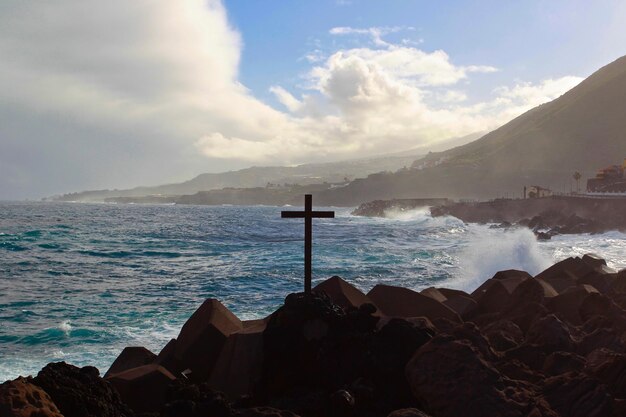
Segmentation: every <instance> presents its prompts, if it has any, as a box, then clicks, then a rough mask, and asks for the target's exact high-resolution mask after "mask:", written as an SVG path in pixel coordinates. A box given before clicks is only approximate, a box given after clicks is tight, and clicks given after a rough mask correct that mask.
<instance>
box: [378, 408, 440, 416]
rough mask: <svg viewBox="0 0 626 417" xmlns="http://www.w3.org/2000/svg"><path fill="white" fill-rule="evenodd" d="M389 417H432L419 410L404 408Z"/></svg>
mask: <svg viewBox="0 0 626 417" xmlns="http://www.w3.org/2000/svg"><path fill="white" fill-rule="evenodd" d="M387 417H430V416H429V415H428V414H426V413H425V412H423V411H422V410H418V409H417V408H403V409H400V410H396V411H393V412H391V413H390V414H389V415H388V416H387Z"/></svg>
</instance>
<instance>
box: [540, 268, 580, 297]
mask: <svg viewBox="0 0 626 417" xmlns="http://www.w3.org/2000/svg"><path fill="white" fill-rule="evenodd" d="M537 278H539V279H541V280H543V281H544V282H547V283H548V284H550V285H552V288H554V290H555V291H556V292H558V293H559V294H560V293H562V292H563V291H565V290H567V289H568V288H570V287H575V286H577V285H578V279H577V278H576V277H575V276H574V275H573V274H571V273H570V272H567V271H565V272H564V273H562V274H556V275H549V276H546V277H543V278H541V277H539V276H537Z"/></svg>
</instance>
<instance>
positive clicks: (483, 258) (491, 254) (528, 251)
mask: <svg viewBox="0 0 626 417" xmlns="http://www.w3.org/2000/svg"><path fill="white" fill-rule="evenodd" d="M551 264H552V259H551V257H550V256H548V255H547V254H546V253H545V251H543V250H542V249H541V247H540V246H539V243H538V242H537V239H536V237H535V235H534V234H533V232H531V231H530V230H529V229H514V230H507V231H502V230H493V229H489V228H487V227H485V226H474V227H472V228H471V232H470V236H469V239H468V242H467V244H466V246H465V248H464V249H463V250H462V251H461V253H460V254H459V274H458V277H457V278H455V279H452V280H451V281H450V283H449V285H451V286H454V287H456V288H459V289H462V290H464V291H467V292H471V291H473V290H475V289H476V288H477V287H478V286H479V285H480V284H482V283H483V282H484V281H485V280H487V279H489V278H491V277H492V276H493V275H495V273H496V272H498V271H503V270H507V269H519V270H522V271H527V272H528V273H529V274H531V275H536V274H538V273H539V272H541V271H543V270H544V269H546V268H547V267H549V266H550V265H551Z"/></svg>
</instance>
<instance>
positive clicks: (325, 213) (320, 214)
mask: <svg viewBox="0 0 626 417" xmlns="http://www.w3.org/2000/svg"><path fill="white" fill-rule="evenodd" d="M311 217H317V218H335V212H334V211H312V212H311Z"/></svg>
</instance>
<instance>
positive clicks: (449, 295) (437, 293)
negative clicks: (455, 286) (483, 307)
mask: <svg viewBox="0 0 626 417" xmlns="http://www.w3.org/2000/svg"><path fill="white" fill-rule="evenodd" d="M420 294H422V295H425V296H427V297H430V298H432V299H433V300H436V301H439V302H440V303H443V304H444V305H445V306H446V307H449V308H451V309H452V310H453V311H455V312H456V313H457V314H458V315H459V316H461V317H464V316H468V315H470V314H471V313H472V312H473V311H474V310H475V309H476V307H477V305H478V304H477V303H476V301H475V300H474V299H472V296H471V295H469V294H468V293H466V292H464V291H459V290H450V289H447V288H435V287H430V288H426V289H425V290H422V291H420Z"/></svg>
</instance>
